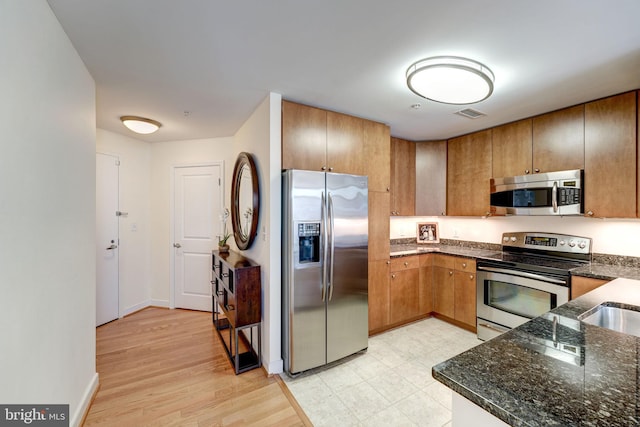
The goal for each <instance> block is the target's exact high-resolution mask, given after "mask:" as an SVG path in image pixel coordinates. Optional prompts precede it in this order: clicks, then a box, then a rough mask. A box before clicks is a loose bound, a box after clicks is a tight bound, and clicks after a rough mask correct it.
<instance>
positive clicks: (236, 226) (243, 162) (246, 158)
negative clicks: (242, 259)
mask: <svg viewBox="0 0 640 427" xmlns="http://www.w3.org/2000/svg"><path fill="white" fill-rule="evenodd" d="M245 166H247V167H248V168H249V170H250V171H251V187H252V192H253V195H252V196H251V200H252V204H253V212H254V215H253V218H252V219H251V229H250V230H249V232H248V234H247V236H246V238H243V237H242V231H241V230H242V227H241V224H240V218H241V213H240V183H241V176H240V175H241V174H242V169H243V168H244V167H245ZM231 203H232V205H231V224H232V227H233V238H234V239H235V241H236V245H237V246H238V249H241V250H245V249H249V248H250V247H251V245H252V244H253V240H254V239H255V237H256V234H257V231H258V219H259V216H260V187H259V184H258V171H257V169H256V164H255V162H254V161H253V156H252V155H251V154H250V153H246V152H242V153H240V154H239V155H238V159H237V160H236V164H235V166H234V168H233V181H232V183H231Z"/></svg>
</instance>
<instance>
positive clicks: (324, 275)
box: [320, 191, 327, 302]
mask: <svg viewBox="0 0 640 427" xmlns="http://www.w3.org/2000/svg"><path fill="white" fill-rule="evenodd" d="M326 205H327V203H326V200H325V198H324V191H323V192H322V202H321V206H320V227H322V301H323V302H324V299H325V296H326V293H327V248H326V243H325V242H326V241H327V215H326Z"/></svg>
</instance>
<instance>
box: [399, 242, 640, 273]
mask: <svg viewBox="0 0 640 427" xmlns="http://www.w3.org/2000/svg"><path fill="white" fill-rule="evenodd" d="M455 243H457V241H445V243H436V244H433V245H431V244H429V245H426V244H421V245H418V244H416V243H401V244H392V245H391V254H390V255H391V258H397V257H403V256H410V255H419V254H425V253H441V254H445V255H453V256H460V257H467V258H475V259H488V260H498V261H499V260H501V259H502V257H501V251H500V249H499V248H500V245H492V244H486V243H476V246H475V247H473V246H468V245H469V244H473V243H474V242H460V244H459V245H455ZM596 259H597V260H598V261H603V262H592V263H590V264H588V265H585V266H583V267H579V268H575V269H573V270H571V274H572V275H573V276H582V277H590V278H593V279H605V280H613V279H617V278H619V277H622V278H626V279H634V280H640V265H638V258H633V257H618V256H613V255H604V254H597V255H594V261H595V260H596ZM608 262H611V263H608Z"/></svg>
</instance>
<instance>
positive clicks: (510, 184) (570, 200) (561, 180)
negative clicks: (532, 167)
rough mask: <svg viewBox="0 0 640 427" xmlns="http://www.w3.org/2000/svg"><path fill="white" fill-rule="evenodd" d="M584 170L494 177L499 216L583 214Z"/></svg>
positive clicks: (493, 199)
mask: <svg viewBox="0 0 640 427" xmlns="http://www.w3.org/2000/svg"><path fill="white" fill-rule="evenodd" d="M583 183H584V171H583V170H582V169H577V170H569V171H559V172H547V173H537V174H533V175H520V176H511V177H506V178H491V181H490V185H491V212H492V213H493V214H495V215H582V214H583V213H584V196H583V191H584V187H583Z"/></svg>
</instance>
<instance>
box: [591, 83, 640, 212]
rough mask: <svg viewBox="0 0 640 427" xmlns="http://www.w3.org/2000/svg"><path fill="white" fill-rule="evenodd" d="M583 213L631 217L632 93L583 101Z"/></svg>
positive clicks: (634, 203)
mask: <svg viewBox="0 0 640 427" xmlns="http://www.w3.org/2000/svg"><path fill="white" fill-rule="evenodd" d="M584 115H585V122H584V125H585V141H584V143H585V145H584V153H585V167H584V170H585V172H584V181H585V184H584V188H585V190H584V191H585V195H584V200H585V206H584V207H585V213H586V214H587V215H589V216H591V215H593V216H597V217H618V218H635V217H636V209H637V200H636V199H637V189H636V186H637V182H636V179H635V174H636V163H637V152H636V93H635V92H629V93H625V94H622V95H617V96H612V97H609V98H605V99H601V100H599V101H594V102H590V103H588V104H586V105H585V112H584Z"/></svg>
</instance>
